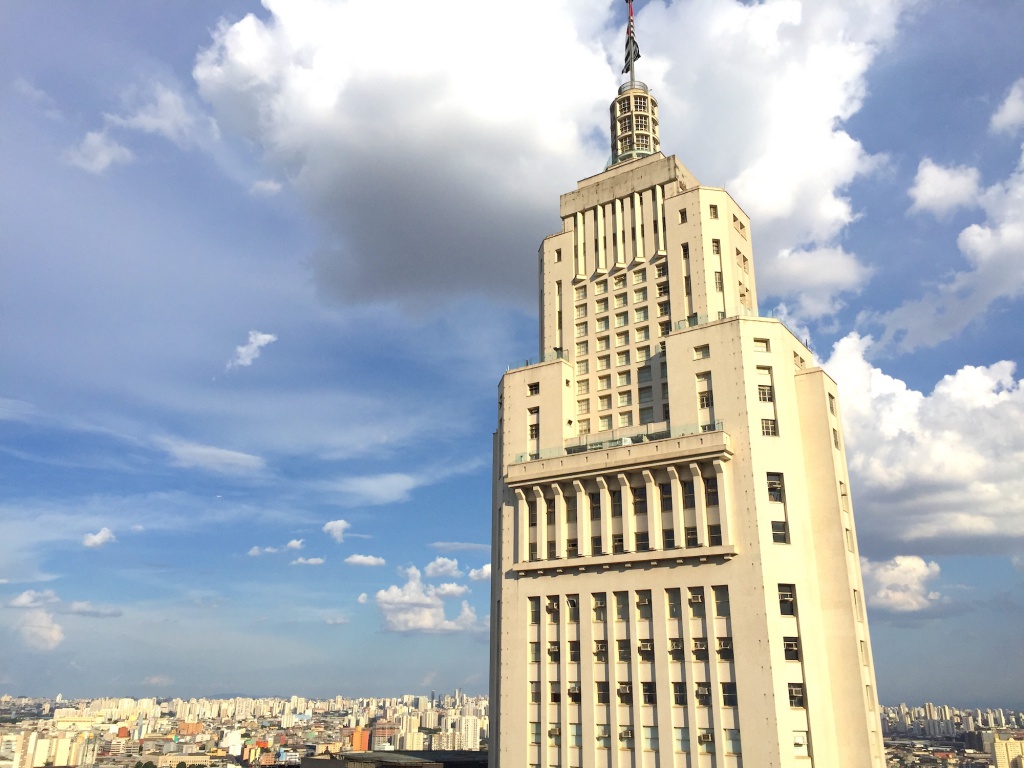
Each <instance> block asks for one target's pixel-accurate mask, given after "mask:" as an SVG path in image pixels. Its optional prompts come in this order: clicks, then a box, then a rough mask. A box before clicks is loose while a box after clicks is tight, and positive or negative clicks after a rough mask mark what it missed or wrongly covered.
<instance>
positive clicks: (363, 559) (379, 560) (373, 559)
mask: <svg viewBox="0 0 1024 768" xmlns="http://www.w3.org/2000/svg"><path fill="white" fill-rule="evenodd" d="M345 562H346V563H348V564H349V565H370V566H374V565H386V564H387V563H386V562H385V561H384V558H383V557H377V556H376V555H349V556H348V557H346V558H345Z"/></svg>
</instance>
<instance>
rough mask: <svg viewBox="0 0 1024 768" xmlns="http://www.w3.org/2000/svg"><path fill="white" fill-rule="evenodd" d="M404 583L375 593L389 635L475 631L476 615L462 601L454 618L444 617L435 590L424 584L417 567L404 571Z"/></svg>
mask: <svg viewBox="0 0 1024 768" xmlns="http://www.w3.org/2000/svg"><path fill="white" fill-rule="evenodd" d="M405 574H406V582H405V584H403V585H402V586H398V585H392V586H390V587H388V588H387V589H382V590H379V591H378V592H377V594H376V601H377V607H378V608H379V609H380V612H381V616H382V618H383V620H384V628H385V629H387V630H389V631H391V632H463V631H467V630H473V629H478V628H479V627H478V624H477V619H476V613H475V611H474V610H473V608H472V607H471V606H470V605H469V603H467V602H465V601H463V603H462V609H461V611H460V612H459V615H458V616H457V617H456V618H455V619H448V618H447V617H446V616H445V606H444V600H443V599H442V598H443V596H442V595H441V594H440V593H439V592H438V588H437V587H433V586H431V585H429V584H424V583H423V581H422V578H421V575H420V571H419V569H418V568H415V567H410V568H408V569H407V570H406V572H405Z"/></svg>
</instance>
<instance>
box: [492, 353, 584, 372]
mask: <svg viewBox="0 0 1024 768" xmlns="http://www.w3.org/2000/svg"><path fill="white" fill-rule="evenodd" d="M568 359H569V353H568V352H566V351H565V350H564V349H555V350H552V351H551V352H545V353H544V354H543V355H537V356H536V357H530V358H526V359H524V360H516V361H515V362H513V363H509V364H508V365H507V366H505V371H506V373H507V372H508V371H514V370H516V369H518V368H528V367H530V366H531V365H539V364H540V363H550V362H551V361H553V360H568Z"/></svg>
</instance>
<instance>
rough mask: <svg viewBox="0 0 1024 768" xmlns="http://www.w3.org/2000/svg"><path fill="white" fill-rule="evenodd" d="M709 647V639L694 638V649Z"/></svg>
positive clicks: (703, 649) (702, 649) (700, 649)
mask: <svg viewBox="0 0 1024 768" xmlns="http://www.w3.org/2000/svg"><path fill="white" fill-rule="evenodd" d="M707 649H708V641H707V640H694V641H693V650H695V651H706V650H707Z"/></svg>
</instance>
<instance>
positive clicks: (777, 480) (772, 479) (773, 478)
mask: <svg viewBox="0 0 1024 768" xmlns="http://www.w3.org/2000/svg"><path fill="white" fill-rule="evenodd" d="M768 501H777V502H785V501H786V486H785V483H784V481H783V477H782V473H781V472H769V473H768Z"/></svg>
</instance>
